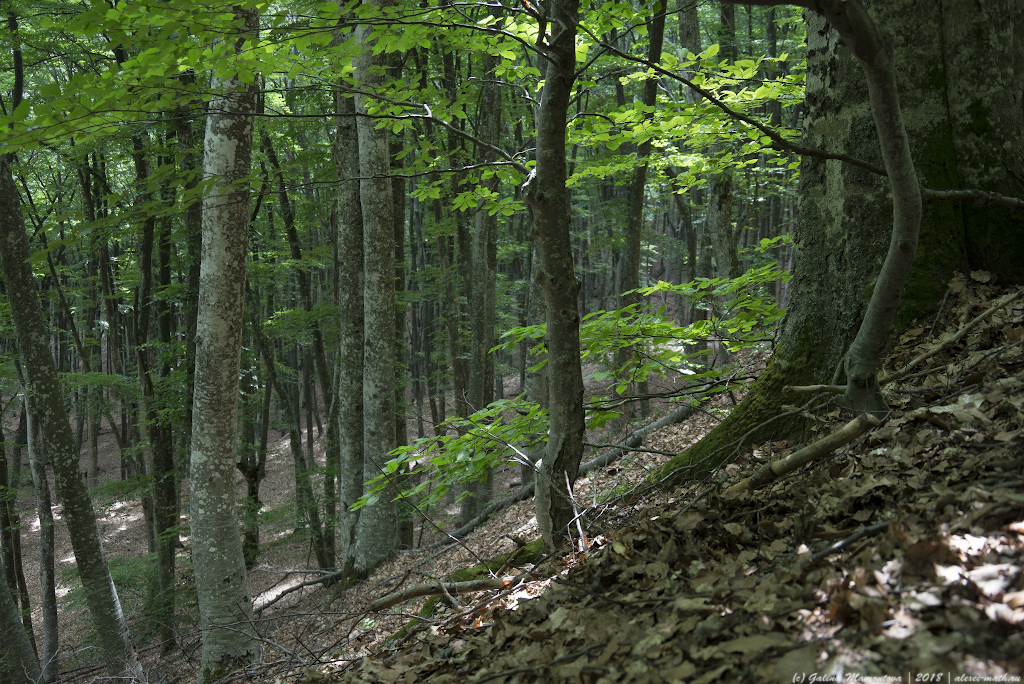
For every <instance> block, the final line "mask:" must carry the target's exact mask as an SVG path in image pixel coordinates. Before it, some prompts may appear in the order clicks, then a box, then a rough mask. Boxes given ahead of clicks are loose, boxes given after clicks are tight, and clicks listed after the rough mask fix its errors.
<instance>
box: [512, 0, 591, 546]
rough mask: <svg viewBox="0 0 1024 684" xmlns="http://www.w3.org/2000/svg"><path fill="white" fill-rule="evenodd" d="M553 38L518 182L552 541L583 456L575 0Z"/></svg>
mask: <svg viewBox="0 0 1024 684" xmlns="http://www.w3.org/2000/svg"><path fill="white" fill-rule="evenodd" d="M551 8H552V15H551V20H552V27H553V28H552V31H553V33H554V34H555V35H554V36H553V38H552V43H551V44H550V45H547V46H545V55H546V59H547V66H546V70H545V72H546V73H545V80H544V88H543V92H542V99H541V104H540V106H539V107H538V108H537V166H536V167H535V168H534V171H533V173H532V174H531V176H530V178H529V179H527V181H526V184H525V186H524V192H523V197H524V199H525V200H526V202H527V203H528V204H529V205H530V207H531V208H532V209H533V214H534V231H533V239H534V242H535V243H536V245H537V254H538V256H539V257H540V268H539V271H538V279H539V281H540V284H541V287H543V288H544V298H545V301H546V303H547V336H546V340H547V345H548V383H549V385H548V387H549V404H548V411H549V416H550V427H549V430H548V445H547V451H546V452H545V456H544V461H543V465H542V467H541V470H540V473H539V474H538V477H537V489H536V506H537V523H538V526H539V527H540V530H541V534H542V535H543V536H544V540H545V543H546V544H547V546H548V547H549V548H552V549H553V548H554V547H555V546H556V545H557V544H558V543H559V542H560V541H561V539H562V538H563V537H564V536H565V535H566V533H567V531H568V530H567V528H568V525H569V522H570V521H571V520H572V518H573V503H572V500H571V498H570V497H571V492H570V491H569V489H568V487H571V486H572V484H573V482H575V481H576V475H577V473H578V469H579V464H580V459H581V458H582V456H583V374H582V369H581V367H580V316H579V311H578V310H577V308H576V307H577V297H578V294H579V283H578V282H577V280H576V273H575V271H574V269H573V257H572V245H571V242H570V239H569V229H570V227H571V222H572V218H571V214H570V204H569V199H570V196H569V189H568V188H567V187H566V185H565V181H566V168H565V162H566V154H565V127H566V115H567V112H568V108H569V98H570V97H571V96H572V85H573V80H574V75H575V68H576V67H575V39H576V22H577V12H578V10H579V2H578V1H577V0H566V1H565V2H560V3H552V5H551Z"/></svg>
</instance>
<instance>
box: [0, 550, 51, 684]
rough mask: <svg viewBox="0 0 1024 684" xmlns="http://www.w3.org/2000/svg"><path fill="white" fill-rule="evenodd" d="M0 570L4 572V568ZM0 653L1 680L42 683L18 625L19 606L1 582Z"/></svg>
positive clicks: (25, 638) (37, 665) (33, 652)
mask: <svg viewBox="0 0 1024 684" xmlns="http://www.w3.org/2000/svg"><path fill="white" fill-rule="evenodd" d="M2 562H3V561H2V559H0V563H2ZM0 570H2V571H3V572H6V568H0ZM0 651H2V652H3V654H4V658H3V660H2V661H0V677H2V678H3V681H5V682H11V684H38V682H39V681H41V680H42V671H41V670H40V669H39V661H38V660H37V659H36V653H35V651H34V650H32V642H31V641H30V640H29V638H28V632H26V631H25V627H24V626H23V625H22V624H21V613H20V612H19V611H18V604H17V603H15V602H14V596H12V595H11V588H10V587H8V586H7V583H6V582H0Z"/></svg>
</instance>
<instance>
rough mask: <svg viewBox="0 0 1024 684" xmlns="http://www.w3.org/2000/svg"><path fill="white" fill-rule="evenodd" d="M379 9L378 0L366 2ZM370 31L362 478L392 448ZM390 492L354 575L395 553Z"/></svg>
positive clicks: (361, 76) (389, 319)
mask: <svg viewBox="0 0 1024 684" xmlns="http://www.w3.org/2000/svg"><path fill="white" fill-rule="evenodd" d="M369 4H370V5H372V6H374V7H376V8H378V9H379V8H380V7H382V6H383V4H384V3H383V2H381V1H380V0H371V2H369ZM371 31H372V28H371V27H370V26H360V27H359V29H358V30H357V37H358V40H359V42H360V44H361V45H362V48H363V49H362V54H361V55H360V56H359V58H358V60H357V61H356V81H357V82H358V83H359V84H360V87H361V89H362V91H363V92H362V93H361V94H359V95H357V96H356V110H357V112H358V113H359V114H360V115H361V116H359V118H358V119H357V122H356V126H357V132H358V136H359V178H360V181H359V201H360V205H361V207H362V217H363V387H362V391H363V480H364V482H366V481H369V480H371V479H373V478H375V477H377V476H378V475H380V474H381V473H382V471H383V467H384V464H385V463H386V462H387V460H388V452H390V451H391V450H392V449H394V448H395V251H394V239H395V237H394V224H393V211H394V204H393V201H392V190H391V178H390V172H391V158H390V154H389V147H388V136H387V131H386V130H381V129H378V128H376V122H375V121H374V120H373V119H372V118H369V117H368V116H367V114H369V110H370V105H371V98H372V94H373V93H374V92H375V91H376V90H378V89H380V88H382V87H383V86H384V83H385V73H384V68H385V66H386V64H387V56H386V54H384V53H381V54H379V55H374V54H373V46H374V43H375V41H373V40H371V39H370V33H371ZM393 497H394V492H393V489H392V488H391V487H388V488H386V489H385V490H384V492H383V493H382V494H381V496H380V499H379V500H378V501H377V502H376V503H374V504H373V505H370V506H366V507H365V508H364V509H363V510H362V512H361V513H360V515H359V522H358V524H357V527H356V547H355V572H356V573H358V574H360V575H365V574H367V573H369V572H370V571H371V570H373V569H374V568H375V567H377V566H378V565H380V564H381V563H382V562H384V561H385V560H387V559H388V558H390V557H391V556H392V555H393V554H394V552H395V522H396V517H395V504H394V499H393Z"/></svg>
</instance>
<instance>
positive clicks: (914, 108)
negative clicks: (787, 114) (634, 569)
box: [651, 0, 1024, 481]
mask: <svg viewBox="0 0 1024 684" xmlns="http://www.w3.org/2000/svg"><path fill="white" fill-rule="evenodd" d="M758 4H767V3H758ZM954 5H956V3H952V2H945V1H944V2H941V3H938V4H935V3H928V2H924V1H923V0H899V1H898V2H881V1H880V0H871V1H870V2H868V6H869V7H870V8H871V9H872V10H873V11H874V12H875V13H876V15H877V16H878V18H879V20H880V21H881V22H882V23H883V24H884V25H887V26H888V27H890V28H891V29H892V30H893V32H894V34H895V48H896V77H897V86H898V88H899V93H900V102H901V107H902V110H903V115H904V122H905V125H906V127H907V131H908V134H909V136H910V147H911V153H912V155H913V157H914V160H915V162H916V166H917V170H918V174H919V177H920V179H921V183H922V185H924V186H925V187H930V188H935V189H939V190H943V189H949V188H969V187H971V183H972V180H971V179H972V174H978V176H976V177H978V178H980V177H981V176H982V175H986V174H987V175H989V176H995V177H997V178H999V179H1000V180H1001V182H1002V183H1003V184H1002V185H999V186H998V187H999V188H1000V189H1001V190H1002V191H1003V192H1011V194H1015V195H1017V196H1019V195H1020V194H1022V192H1021V188H1020V181H1019V179H1021V178H1024V172H1022V170H1021V168H1020V165H1021V163H1022V162H1021V160H1022V159H1024V155H1022V153H1021V146H1022V144H1024V142H1022V141H1024V131H1022V130H1021V123H1020V122H1021V118H1022V116H1024V114H1022V110H1021V107H1020V100H1019V99H1017V100H1015V102H1016V103H1017V104H1016V108H1015V109H1014V108H1013V107H1010V106H1008V104H1007V100H1012V99H1013V98H1014V97H1016V98H1020V97H1021V92H1022V90H1021V89H1020V87H1019V84H1020V82H1021V80H1022V78H1024V76H1022V74H1021V71H1022V70H1020V69H1019V68H1018V69H1017V70H1016V71H1013V69H1012V68H1009V67H1007V66H1006V64H1007V63H1006V62H999V63H996V62H998V60H993V59H991V58H990V56H985V57H984V58H982V57H980V56H979V55H981V54H982V52H979V51H981V50H982V48H980V47H978V45H977V43H976V39H978V37H979V36H980V37H982V38H984V40H985V41H986V42H995V43H998V42H1000V41H1003V43H1002V44H1001V46H1000V47H999V50H1006V51H1007V53H1006V54H1011V53H1014V50H1016V53H1014V54H1017V55H1019V54H1021V51H1022V49H1021V42H1022V41H1021V37H1020V36H1021V33H1022V31H1021V28H1022V26H1024V20H1022V14H1024V5H1020V4H1019V3H1012V2H1009V1H1008V0H1007V1H1004V2H998V3H995V5H993V6H991V9H990V6H989V5H988V4H987V3H968V5H969V6H970V7H969V8H968V7H966V6H964V7H961V6H960V5H956V7H954ZM983 5H984V6H983ZM997 14H998V15H999V17H1000V19H999V20H998V21H994V20H993V17H994V16H996V15H997ZM807 22H808V36H807V38H808V68H807V93H806V103H805V104H806V117H805V122H804V132H803V140H802V144H803V145H804V146H807V147H817V148H821V149H825V150H827V151H829V152H838V153H845V154H848V155H851V156H853V157H858V158H860V159H864V160H866V161H868V162H870V163H873V164H875V165H880V164H881V161H882V158H881V153H880V149H879V143H878V136H877V134H876V131H875V126H874V122H873V121H872V118H871V117H872V114H871V108H870V105H869V103H868V94H867V86H866V82H865V78H864V74H863V71H862V70H861V68H860V66H859V65H858V64H857V62H856V60H855V59H854V58H853V56H852V55H851V54H850V53H849V51H847V50H846V49H845V48H839V36H838V34H837V33H836V32H835V31H834V30H831V29H830V28H829V27H828V25H827V24H826V22H825V20H824V19H823V18H822V17H821V16H820V15H818V14H816V13H813V12H808V14H807ZM1011 37H1012V39H1011ZM1007 41H1008V42H1007ZM1010 45H1013V46H1014V47H1010ZM1021 63H1022V61H1021V60H1019V59H1017V60H1016V64H1018V65H1019V64H1021ZM990 82H994V83H996V84H997V85H993V86H992V87H989V83H990ZM1013 83H1016V84H1017V86H1016V89H1014V88H1011V87H1010V85H1011V84H1013ZM997 91H998V92H997ZM966 97H969V98H970V100H971V101H972V102H974V104H973V105H964V104H963V102H960V101H957V102H954V101H953V100H954V98H959V99H961V100H962V99H963V98H966ZM968 109H969V110H970V111H972V112H974V115H973V118H971V117H970V116H969V112H968ZM968 119H970V120H971V121H973V125H970V124H969V123H968ZM968 129H970V130H968ZM996 130H999V131H1000V132H998V133H997V132H996ZM1013 131H1017V132H1016V133H1015V134H1011V133H1012V132H1013ZM966 149H974V150H975V151H976V153H975V154H973V155H968V154H966V153H965V152H964V150H966ZM983 162H985V163H983ZM1015 179H1017V180H1015ZM979 182H981V181H979ZM1015 184H1016V185H1015ZM1014 187H1016V188H1017V190H1016V192H1013V189H1014ZM988 189H994V187H993V186H989V187H988ZM986 216H987V217H990V218H991V219H992V220H993V221H995V223H994V224H993V225H997V226H999V228H998V231H999V232H998V234H997V233H995V232H992V231H990V230H989V226H988V225H984V226H983V225H982V224H985V221H986V219H985V217H986ZM892 219H893V208H892V202H891V199H890V197H889V188H888V181H887V180H886V179H885V178H882V177H877V176H874V175H872V174H869V173H868V172H866V171H863V170H861V169H858V168H855V167H852V166H850V165H846V164H843V163H842V162H840V161H835V160H828V161H826V160H821V159H813V158H809V157H804V158H803V159H802V160H801V169H800V188H799V213H798V220H797V226H796V233H795V241H796V247H797V254H796V265H795V269H794V281H793V296H792V305H791V307H790V308H789V310H788V311H787V315H786V320H785V322H784V324H783V332H782V336H781V337H780V340H779V345H778V347H777V348H776V351H775V356H774V358H773V360H772V362H771V364H770V365H769V367H768V368H767V369H766V371H765V372H764V373H763V374H762V376H761V377H760V378H759V379H758V381H757V382H756V383H755V385H754V388H753V391H752V392H751V393H750V394H749V395H748V397H747V399H746V400H745V401H744V402H743V404H741V406H740V407H739V408H738V409H737V410H736V411H735V412H734V413H733V414H732V415H731V416H730V417H729V418H728V419H727V420H725V421H723V423H722V424H721V425H720V426H719V427H718V428H717V429H716V430H714V431H713V432H712V433H711V435H709V437H708V438H706V439H705V440H702V442H701V443H699V444H698V445H695V446H694V447H693V448H692V449H690V450H688V451H687V452H684V453H683V454H681V455H680V456H679V457H677V458H675V459H673V460H672V461H671V462H670V463H668V464H667V465H666V466H665V467H663V468H662V469H660V470H659V471H658V472H656V473H655V474H653V475H652V477H651V480H652V481H658V480H661V479H663V478H665V477H667V476H669V475H670V473H673V471H676V470H677V469H679V468H683V467H686V466H688V465H692V464H697V463H703V464H704V465H703V466H701V467H699V468H697V469H696V472H702V471H703V470H704V468H705V467H707V466H709V465H710V464H711V463H713V462H718V461H721V460H722V459H723V458H726V457H727V456H728V455H729V453H730V452H731V450H732V448H733V446H732V445H734V443H735V441H736V440H737V439H739V438H740V437H741V436H742V435H744V434H746V433H747V432H748V431H750V430H752V429H754V428H757V427H758V426H759V425H761V424H762V423H763V422H764V421H765V420H767V419H769V418H771V417H773V416H775V415H777V414H778V413H779V411H780V406H781V405H782V404H783V403H787V402H791V399H790V398H786V397H785V396H784V395H781V394H780V390H781V389H782V387H783V386H785V385H789V384H816V383H823V382H824V383H828V382H831V381H832V379H833V375H834V373H835V371H836V369H837V367H838V365H839V363H840V361H841V359H842V358H843V355H844V354H845V352H846V349H847V346H848V345H849V344H850V343H851V342H852V340H853V338H854V335H855V334H856V332H857V330H858V328H859V326H860V322H861V320H862V317H863V315H864V312H865V308H866V306H867V302H868V299H869V298H870V295H871V293H872V291H873V288H874V279H875V278H876V276H877V275H878V273H879V270H880V267H881V264H882V260H883V258H884V256H885V247H886V245H887V243H888V240H889V236H890V233H891V226H892ZM986 239H992V240H994V241H995V242H994V244H996V245H1001V246H1002V249H991V248H988V249H986V248H983V247H982V245H984V244H985V240H986ZM1022 246H1024V222H1021V221H1020V220H1019V217H1018V216H1015V215H1013V214H1009V213H1003V214H998V213H997V212H994V210H986V209H980V210H979V209H976V208H974V207H973V206H970V205H968V204H959V203H954V202H941V201H925V203H924V206H923V215H922V224H921V232H920V239H919V243H918V248H917V252H916V256H915V258H914V263H913V266H912V268H911V271H910V275H909V278H908V280H907V284H906V286H905V288H904V291H903V296H902V301H901V305H900V309H899V312H898V313H897V315H896V323H895V329H896V330H897V331H899V330H901V329H903V328H905V327H906V325H907V324H908V323H909V322H910V321H911V320H912V319H913V318H919V317H924V316H927V315H929V314H930V313H931V312H933V311H934V307H935V306H936V304H937V302H938V301H939V299H940V298H941V296H942V293H943V291H944V289H945V286H946V285H945V284H946V282H948V280H949V277H950V276H951V275H952V273H953V271H954V270H965V269H974V268H987V269H990V270H993V271H994V272H996V273H997V274H999V275H1000V277H1001V278H1002V279H1004V280H1008V281H1011V282H1020V281H1021V280H1024V274H1022V270H1024V256H1016V257H1012V258H1010V259H1007V258H1005V257H1006V255H1011V256H1012V255H1014V254H1015V253H1016V251H1015V250H1019V249H1022V248H1024V247H1022ZM798 426H799V421H798V419H794V418H789V419H786V420H783V421H781V422H780V421H776V422H774V423H772V424H769V425H767V426H762V427H760V428H758V429H756V430H754V432H753V433H752V434H751V435H749V437H748V438H747V440H746V442H745V444H747V445H749V444H750V443H751V442H752V441H755V440H757V439H765V438H769V437H773V436H779V435H784V434H787V433H790V432H792V431H793V430H794V429H795V428H797V427H798ZM694 472H695V471H692V470H680V471H678V472H676V473H675V474H674V475H672V477H671V478H670V479H679V478H683V477H687V476H689V475H688V474H692V473H694Z"/></svg>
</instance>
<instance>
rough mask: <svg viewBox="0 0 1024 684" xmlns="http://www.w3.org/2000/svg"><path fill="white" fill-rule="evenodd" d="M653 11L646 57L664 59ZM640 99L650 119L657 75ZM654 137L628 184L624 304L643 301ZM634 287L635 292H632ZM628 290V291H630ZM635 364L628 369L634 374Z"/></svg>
mask: <svg viewBox="0 0 1024 684" xmlns="http://www.w3.org/2000/svg"><path fill="white" fill-rule="evenodd" d="M653 11H654V15H653V16H652V17H651V18H650V20H648V22H647V39H648V41H649V47H648V52H647V61H649V62H655V63H658V62H660V61H661V49H662V45H663V44H664V39H665V6H664V0H658V1H657V2H655V4H654V10H653ZM640 99H641V102H643V104H644V106H645V107H650V108H652V109H651V110H650V111H646V112H645V113H644V120H645V121H649V120H650V119H651V118H653V117H654V110H653V107H654V106H655V105H656V104H657V100H658V79H657V78H656V77H654V76H653V75H651V77H649V78H647V80H645V81H644V86H643V92H642V94H641V98H640ZM651 149H652V146H651V141H650V140H647V141H645V142H642V143H640V145H639V146H638V147H637V150H636V158H637V165H636V167H635V168H634V169H633V178H632V180H631V181H630V184H629V191H628V193H627V205H626V249H625V251H624V252H623V255H622V306H629V305H631V304H635V305H637V306H639V305H640V302H641V300H642V297H641V296H640V293H639V292H635V290H636V289H637V288H638V287H640V245H641V242H642V236H643V227H644V196H645V194H646V190H647V157H648V156H649V155H650V154H651ZM631 290H633V292H630V291H631ZM627 293H629V294H627ZM634 354H635V349H634V348H633V347H630V348H628V349H624V350H623V353H622V354H620V358H619V365H620V366H624V365H626V363H627V361H629V357H631V356H633V355H634ZM631 369H632V366H630V370H629V371H628V374H629V375H632V370H631ZM638 389H639V391H640V393H641V394H646V392H647V383H646V381H643V382H640V383H639V386H638ZM649 410H650V409H649V406H648V401H647V400H646V399H643V400H641V401H640V412H641V414H642V415H644V416H646V415H647V414H648V411H649ZM627 418H628V412H627Z"/></svg>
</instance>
